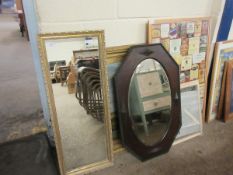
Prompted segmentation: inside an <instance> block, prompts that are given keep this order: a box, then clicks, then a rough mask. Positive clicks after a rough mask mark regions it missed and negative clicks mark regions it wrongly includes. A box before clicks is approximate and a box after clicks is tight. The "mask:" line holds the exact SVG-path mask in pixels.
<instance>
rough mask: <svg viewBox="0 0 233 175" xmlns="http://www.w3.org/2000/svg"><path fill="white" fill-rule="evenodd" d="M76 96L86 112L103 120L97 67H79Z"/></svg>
mask: <svg viewBox="0 0 233 175" xmlns="http://www.w3.org/2000/svg"><path fill="white" fill-rule="evenodd" d="M76 86H77V90H76V97H77V99H78V100H79V103H80V105H81V106H83V108H84V109H85V110H86V112H87V114H90V115H91V116H92V117H94V118H96V119H98V120H100V121H103V112H104V111H103V97H102V90H101V83H100V73H99V70H98V69H94V68H91V67H81V68H79V71H78V78H77V85H76Z"/></svg>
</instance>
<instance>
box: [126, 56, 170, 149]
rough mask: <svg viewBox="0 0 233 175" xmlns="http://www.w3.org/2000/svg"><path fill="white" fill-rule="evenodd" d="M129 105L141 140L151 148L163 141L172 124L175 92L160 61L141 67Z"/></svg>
mask: <svg viewBox="0 0 233 175" xmlns="http://www.w3.org/2000/svg"><path fill="white" fill-rule="evenodd" d="M128 106H129V114H130V117H131V121H132V129H133V131H134V133H135V134H136V136H137V137H138V139H139V140H140V141H141V142H142V143H144V144H145V145H148V146H152V145H154V144H156V143H158V142H159V141H161V140H162V139H163V137H164V136H165V134H166V132H167V131H168V128H169V123H170V117H171V90H170V85H169V80H168V77H167V75H166V72H165V70H164V69H163V67H162V66H161V64H160V63H159V62H157V61H155V60H154V59H150V58H149V59H146V60H144V61H142V62H141V63H140V64H139V65H138V66H137V68H136V69H135V71H134V73H133V75H132V77H131V82H130V86H129V96H128Z"/></svg>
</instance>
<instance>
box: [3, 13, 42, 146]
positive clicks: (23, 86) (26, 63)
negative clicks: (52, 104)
mask: <svg viewBox="0 0 233 175" xmlns="http://www.w3.org/2000/svg"><path fill="white" fill-rule="evenodd" d="M41 119H42V113H41V104H40V98H39V92H38V86H37V80H36V74H35V68H34V64H33V60H32V53H31V48H30V44H29V42H28V41H27V40H26V38H22V37H21V34H20V32H19V25H18V22H17V18H16V16H15V15H13V14H0V128H1V134H0V143H2V142H5V141H9V140H12V139H15V138H19V137H24V136H27V135H30V134H32V133H34V132H35V130H36V128H39V127H40V126H41V125H42V123H43V122H42V120H41Z"/></svg>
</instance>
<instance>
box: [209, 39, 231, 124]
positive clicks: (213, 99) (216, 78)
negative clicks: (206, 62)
mask: <svg viewBox="0 0 233 175" xmlns="http://www.w3.org/2000/svg"><path fill="white" fill-rule="evenodd" d="M232 59H233V40H230V41H223V42H218V43H216V46H215V53H214V64H213V65H214V66H213V71H212V74H211V84H210V92H209V99H208V108H207V118H206V119H207V121H211V120H213V119H215V118H216V116H217V110H218V105H219V98H220V92H221V85H222V78H223V70H224V63H225V61H228V60H232Z"/></svg>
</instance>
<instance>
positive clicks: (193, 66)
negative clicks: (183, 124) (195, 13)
mask: <svg viewBox="0 0 233 175" xmlns="http://www.w3.org/2000/svg"><path fill="white" fill-rule="evenodd" d="M148 43H162V45H163V46H164V47H165V48H166V50H167V51H168V52H169V53H170V54H171V55H172V57H173V58H174V59H175V61H176V62H177V64H179V65H180V83H181V84H183V83H187V82H191V81H195V80H198V82H199V86H200V103H201V109H202V115H203V116H205V103H206V86H207V83H206V82H207V76H206V75H207V70H208V67H207V65H209V64H208V59H207V58H208V52H209V18H187V19H166V20H153V21H149V24H148Z"/></svg>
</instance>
